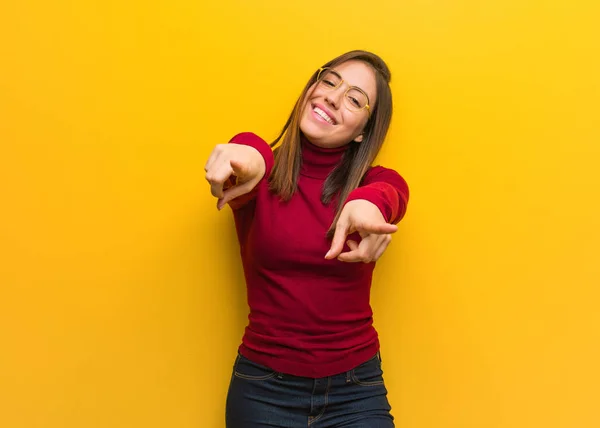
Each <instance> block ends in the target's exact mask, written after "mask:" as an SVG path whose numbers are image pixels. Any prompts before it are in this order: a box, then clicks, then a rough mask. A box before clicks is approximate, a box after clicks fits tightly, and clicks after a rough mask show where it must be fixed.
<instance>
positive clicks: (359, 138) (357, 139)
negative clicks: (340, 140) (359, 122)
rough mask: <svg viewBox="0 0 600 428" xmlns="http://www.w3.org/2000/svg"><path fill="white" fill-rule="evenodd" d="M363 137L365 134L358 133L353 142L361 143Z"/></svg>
mask: <svg viewBox="0 0 600 428" xmlns="http://www.w3.org/2000/svg"><path fill="white" fill-rule="evenodd" d="M364 138H365V135H364V134H360V135H359V136H358V137H356V138H355V139H354V142H355V143H362V142H363V140H364Z"/></svg>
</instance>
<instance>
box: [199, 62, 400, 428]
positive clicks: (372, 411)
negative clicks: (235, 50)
mask: <svg viewBox="0 0 600 428" xmlns="http://www.w3.org/2000/svg"><path fill="white" fill-rule="evenodd" d="M389 82H390V72H389V69H388V67H387V66H386V64H385V63H384V62H383V61H382V60H381V59H380V58H379V57H378V56H376V55H374V54H372V53H369V52H365V51H352V52H348V53H346V54H343V55H341V56H339V57H338V58H336V59H334V60H332V61H330V62H328V63H327V64H325V65H324V66H323V67H321V68H320V69H319V70H317V71H316V72H315V74H314V75H313V76H312V77H311V79H310V81H309V82H308V83H307V85H306V87H305V88H304V90H303V92H302V94H301V96H300V98H299V100H298V101H297V103H296V105H295V107H294V109H293V111H292V113H291V115H290V117H289V119H288V121H287V123H286V124H285V126H284V128H283V131H282V132H281V134H280V135H279V137H278V138H277V140H276V141H275V142H274V143H273V144H272V145H271V146H270V145H268V144H267V143H266V142H265V141H264V140H262V139H261V138H259V137H258V136H256V135H254V134H252V133H242V134H238V135H236V136H235V137H233V139H232V140H231V141H230V143H229V144H224V145H218V146H217V147H216V148H215V149H214V150H213V152H212V153H211V155H210V157H209V159H208V162H207V163H206V166H205V170H206V179H207V180H208V182H209V183H210V185H211V192H212V194H213V195H214V196H215V197H216V198H218V202H217V207H218V209H222V208H223V207H224V206H225V205H226V204H229V205H230V206H231V208H232V210H233V213H234V219H235V224H236V229H237V236H238V240H239V243H240V250H241V256H242V262H243V266H244V273H245V277H246V283H247V289H248V304H249V307H250V314H249V317H248V318H249V323H248V326H247V327H246V331H245V334H244V337H243V341H242V344H241V346H240V348H239V353H238V357H237V359H236V361H235V364H234V369H233V375H232V379H231V384H230V387H229V393H228V397H227V411H226V419H227V426H228V427H230V428H237V427H244V428H252V427H267V426H270V427H301V426H313V427H338V426H339V427H342V426H343V427H353V428H358V427H393V426H394V424H393V417H392V416H391V414H390V406H389V403H388V400H387V390H386V388H385V386H384V383H383V377H382V371H381V358H380V354H379V342H378V338H377V332H376V331H375V329H374V328H373V325H372V323H373V319H372V311H371V307H370V304H369V294H370V287H371V277H372V274H373V269H374V267H375V261H376V260H377V259H378V258H379V257H380V256H381V255H382V253H383V252H384V250H385V249H386V247H387V245H388V244H389V242H390V240H391V237H390V234H392V233H394V232H395V231H396V230H397V226H395V223H397V222H398V221H400V219H401V218H402V217H403V215H404V213H405V210H406V204H407V201H408V187H407V185H406V182H405V181H404V180H403V179H402V177H401V176H400V175H399V174H398V173H396V172H395V171H393V170H390V169H386V168H383V167H381V166H376V167H371V166H370V165H371V163H372V162H373V161H374V159H375V157H376V155H377V153H378V152H379V149H380V148H381V145H382V144H383V141H384V138H385V135H386V133H387V130H388V127H389V124H390V120H391V116H392V99H391V91H390V87H389ZM278 143H281V144H280V145H279V146H278V147H277V148H276V149H275V150H274V151H272V149H271V147H272V146H276V145H277V144H278ZM347 239H348V240H347ZM357 262H359V263H357Z"/></svg>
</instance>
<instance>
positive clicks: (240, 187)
mask: <svg viewBox="0 0 600 428" xmlns="http://www.w3.org/2000/svg"><path fill="white" fill-rule="evenodd" d="M251 190H252V182H246V183H242V184H237V185H235V186H233V187H230V188H229V189H227V190H225V191H224V192H223V197H222V198H221V199H219V202H218V204H217V208H218V209H219V210H220V209H222V208H223V207H224V206H225V205H226V204H228V203H229V202H230V201H233V200H234V199H235V198H237V197H238V196H242V195H245V194H246V193H248V192H249V191H251Z"/></svg>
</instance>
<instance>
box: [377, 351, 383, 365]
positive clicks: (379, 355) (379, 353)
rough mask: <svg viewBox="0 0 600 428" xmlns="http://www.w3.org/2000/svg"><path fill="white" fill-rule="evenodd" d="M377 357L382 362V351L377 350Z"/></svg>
mask: <svg viewBox="0 0 600 428" xmlns="http://www.w3.org/2000/svg"><path fill="white" fill-rule="evenodd" d="M377 358H378V359H379V362H380V363H381V361H382V360H381V351H377Z"/></svg>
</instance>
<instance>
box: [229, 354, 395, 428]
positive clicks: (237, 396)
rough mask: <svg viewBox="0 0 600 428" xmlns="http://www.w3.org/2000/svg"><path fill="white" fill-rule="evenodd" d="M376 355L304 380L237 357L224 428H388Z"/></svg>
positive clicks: (388, 416) (384, 392) (387, 410)
mask: <svg viewBox="0 0 600 428" xmlns="http://www.w3.org/2000/svg"><path fill="white" fill-rule="evenodd" d="M393 421H394V418H393V417H392V415H391V414H390V404H389V403H388V399H387V390H386V388H385V385H384V383H383V371H382V370H381V358H380V357H379V353H378V354H377V355H375V356H374V357H373V358H371V359H370V360H369V361H367V362H365V363H364V364H361V365H360V366H358V367H356V368H354V369H353V370H350V371H348V372H345V373H340V374H338V375H334V376H329V377H325V378H318V379H313V378H306V377H298V376H291V375H287V374H283V373H277V372H275V371H273V370H271V369H269V368H268V367H264V366H261V365H259V364H256V363H253V362H252V361H250V360H249V359H247V358H245V357H244V356H242V355H238V357H237V359H236V361H235V364H234V367H233V374H232V376H231V383H230V385H229V393H228V395H227V406H226V426H227V428H258V427H261V428H262V427H313V428H334V427H336V428H337V427H340V428H341V427H344V428H392V427H394V422H393Z"/></svg>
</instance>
